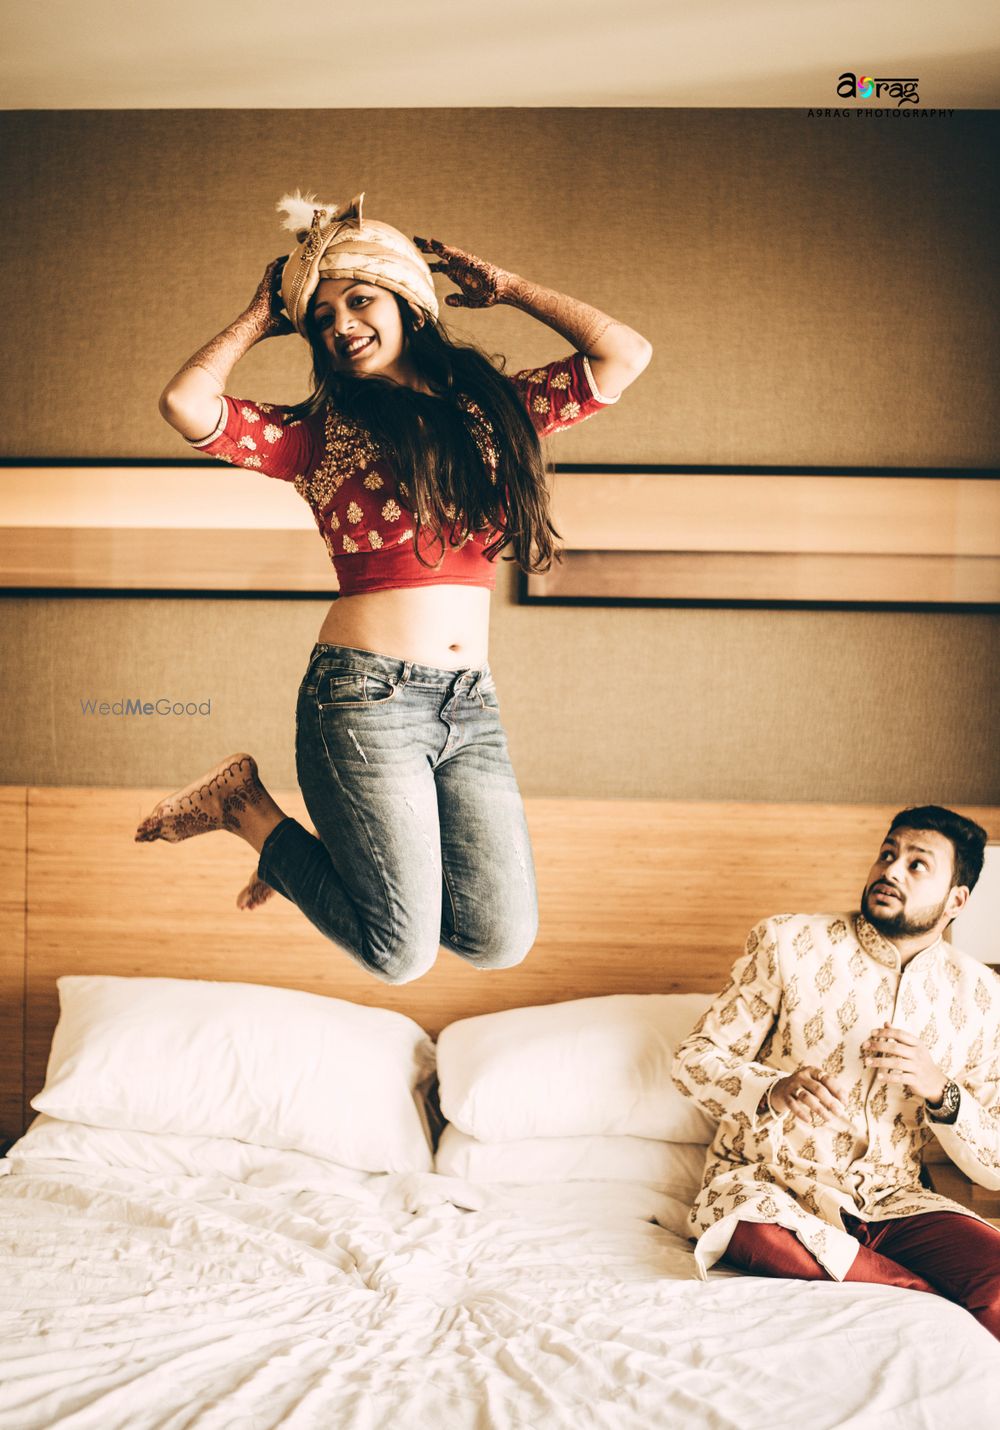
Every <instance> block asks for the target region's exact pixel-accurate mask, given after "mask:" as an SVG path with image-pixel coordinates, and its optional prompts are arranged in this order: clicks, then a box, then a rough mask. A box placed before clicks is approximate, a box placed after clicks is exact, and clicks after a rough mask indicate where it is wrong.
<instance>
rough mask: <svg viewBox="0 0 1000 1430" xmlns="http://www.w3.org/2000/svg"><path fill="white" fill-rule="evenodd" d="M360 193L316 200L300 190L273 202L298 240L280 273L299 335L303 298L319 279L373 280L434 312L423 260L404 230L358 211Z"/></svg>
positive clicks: (305, 301) (428, 273) (430, 280)
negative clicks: (345, 199) (337, 201)
mask: <svg viewBox="0 0 1000 1430" xmlns="http://www.w3.org/2000/svg"><path fill="white" fill-rule="evenodd" d="M364 197H365V196H364V194H363V193H362V194H356V195H355V196H354V198H353V199H351V201H350V203H349V204H344V205H342V206H341V207H339V208H338V207H337V206H336V205H333V204H323V205H319V204H316V203H315V201H314V200H313V199H311V198H308V199H304V198H303V197H302V196H301V195H300V194H298V193H296V194H294V195H291V194H286V195H285V197H284V198H283V199H282V200H281V201H280V203H279V204H278V208H279V210H280V211H282V212H284V213H286V214H287V215H288V218H287V220H286V222H285V225H284V227H285V228H288V229H291V230H292V231H293V232H294V233H295V236H296V238H297V239H298V240H299V243H298V247H297V248H296V249H295V251H294V252H293V253H292V254H291V255H290V256H289V258H288V261H287V263H286V264H285V267H284V269H283V270H282V274H281V300H282V302H283V303H284V305H285V311H286V312H287V314H288V316H289V318H290V320H291V322H292V324H293V326H294V327H295V328H296V330H297V331H298V332H300V333H301V334H302V336H303V337H306V336H307V333H306V311H307V309H308V306H309V299H310V298H311V297H312V295H313V294H314V293H315V291H316V286H317V284H318V283H319V281H320V279H321V278H355V279H359V280H363V281H364V282H367V283H376V284H377V285H378V286H379V287H380V288H388V289H389V290H390V292H392V293H398V294H399V296H400V297H401V298H405V299H406V301H407V302H408V303H409V304H410V306H411V307H413V308H416V309H417V310H419V312H420V313H422V314H427V315H429V316H430V317H432V318H437V316H438V300H437V294H436V293H435V292H434V279H433V277H432V276H431V270H430V268H429V267H428V265H427V260H426V259H425V258H424V256H423V254H422V253H421V252H420V250H419V248H417V247H416V245H415V244H413V243H411V242H410V240H409V239H408V238H407V237H406V235H405V234H402V233H400V231H399V229H398V228H393V227H392V226H391V224H387V223H376V222H375V221H374V220H373V219H367V218H365V217H364V215H363V213H362V205H363V203H364Z"/></svg>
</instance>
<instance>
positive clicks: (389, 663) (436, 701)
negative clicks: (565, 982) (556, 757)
mask: <svg viewBox="0 0 1000 1430" xmlns="http://www.w3.org/2000/svg"><path fill="white" fill-rule="evenodd" d="M295 753H296V766H297V770H298V778H299V785H300V787H301V790H302V794H303V797H304V799H305V803H306V808H307V809H308V811H309V814H310V817H311V818H312V821H313V824H314V825H315V828H316V832H317V834H318V835H319V838H318V839H317V838H315V837H314V836H313V835H312V834H310V833H308V831H307V830H305V829H303V827H302V825H301V824H299V823H298V822H297V821H296V820H294V819H286V820H283V821H282V823H280V824H279V825H277V827H276V828H275V829H273V830H272V831H271V833H270V835H269V836H268V838H267V840H266V841H265V843H264V847H263V849H262V850H261V855H260V864H259V871H258V872H259V875H260V877H261V878H262V879H263V880H264V882H265V883H267V884H270V886H271V887H272V888H273V889H276V890H277V891H278V892H279V893H281V894H284V896H285V897H286V898H287V899H290V900H291V901H292V903H294V904H297V905H298V907H299V908H300V909H301V910H302V912H303V913H304V914H305V916H306V917H307V918H308V919H309V920H311V922H312V923H314V924H315V925H316V927H317V928H318V929H319V930H320V932H321V933H323V934H325V935H326V937H327V938H329V939H332V940H333V941H334V942H335V943H337V944H340V945H341V946H342V947H343V948H345V949H346V950H347V952H348V953H350V954H351V955H352V956H353V957H354V958H356V959H357V960H358V962H359V963H362V964H364V966H365V967H366V968H368V969H369V970H370V971H371V972H372V973H374V974H375V976H376V977H378V978H381V979H383V980H384V981H385V982H387V983H406V982H408V981H409V980H410V979H413V978H419V977H420V975H421V974H422V973H426V972H427V970H428V968H430V966H431V964H432V963H433V962H434V960H435V958H436V956H437V950H438V946H439V944H444V945H445V946H446V947H447V948H450V949H452V950H453V951H454V952H455V953H457V954H460V955H461V957H462V958H464V959H466V960H467V962H469V963H471V964H474V965H475V966H476V967H477V968H507V967H509V966H510V965H512V964H515V963H519V962H520V961H521V959H523V958H524V956H525V954H526V953H527V952H528V950H529V948H530V947H531V945H532V943H533V942H534V940H535V934H536V932H537V928H538V908H537V899H536V894H535V871H534V865H533V862H532V857H531V845H530V842H529V839H528V830H527V825H526V823H525V818H524V808H523V805H522V803H521V796H520V793H519V791H518V788H517V782H516V780H515V778H514V772H513V770H512V768H511V764H510V758H509V756H508V753H507V737H506V736H505V734H504V732H503V728H502V726H501V724H500V714H499V706H498V704H497V697H496V687H495V685H494V682H493V677H492V675H491V674H490V671H489V668H488V667H487V668H485V669H483V670H461V671H454V670H437V669H435V668H433V667H431V666H425V665H416V664H413V663H411V662H409V661H402V660H395V659H391V658H390V657H388V656H382V655H376V654H374V653H373V652H370V651H362V650H352V649H350V648H348V647H346V646H332V645H317V646H315V647H314V649H313V652H312V657H311V660H310V664H309V669H308V670H307V671H306V674H305V677H304V679H303V681H302V684H301V686H300V687H299V697H298V707H297V711H296V742H295Z"/></svg>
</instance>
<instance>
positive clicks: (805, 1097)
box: [770, 1068, 847, 1127]
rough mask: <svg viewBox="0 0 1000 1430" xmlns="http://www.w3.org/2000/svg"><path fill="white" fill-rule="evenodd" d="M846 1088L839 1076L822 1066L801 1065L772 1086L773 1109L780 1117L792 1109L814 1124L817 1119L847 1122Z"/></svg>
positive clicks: (801, 1117) (794, 1112)
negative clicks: (828, 1072) (822, 1068)
mask: <svg viewBox="0 0 1000 1430" xmlns="http://www.w3.org/2000/svg"><path fill="white" fill-rule="evenodd" d="M844 1095H845V1094H844V1089H843V1087H842V1086H841V1084H840V1083H839V1082H838V1081H837V1079H836V1078H835V1077H831V1076H830V1075H829V1074H827V1073H824V1072H821V1070H820V1069H819V1068H797V1069H796V1070H795V1072H793V1073H790V1074H789V1076H788V1077H783V1078H781V1080H780V1081H779V1082H776V1083H775V1084H774V1086H773V1087H772V1088H771V1093H770V1103H771V1109H772V1111H774V1112H776V1113H777V1114H778V1116H779V1117H784V1116H785V1115H786V1114H787V1113H789V1112H791V1113H792V1114H793V1115H794V1116H795V1117H796V1118H798V1120H799V1122H805V1123H807V1124H808V1125H809V1126H810V1127H811V1126H812V1125H813V1119H814V1118H817V1117H818V1118H819V1120H820V1121H821V1122H846V1121H847V1109H846V1107H845V1106H844V1102H843V1098H844Z"/></svg>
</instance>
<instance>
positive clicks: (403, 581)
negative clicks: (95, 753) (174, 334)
mask: <svg viewBox="0 0 1000 1430" xmlns="http://www.w3.org/2000/svg"><path fill="white" fill-rule="evenodd" d="M363 197H364V196H363V195H359V196H358V197H357V198H355V199H353V200H352V201H351V203H350V204H348V205H347V206H346V207H343V208H340V209H337V208H336V207H335V206H333V205H322V206H320V205H317V204H315V203H314V202H313V201H312V200H303V199H301V197H300V196H299V195H295V196H294V197H286V198H285V199H284V200H282V202H281V204H279V209H281V210H282V211H284V212H285V213H286V214H287V221H286V224H285V227H286V228H289V229H291V230H292V231H294V232H295V233H296V236H297V240H298V247H297V248H296V249H295V251H294V252H293V253H292V254H291V256H290V257H288V258H287V260H286V259H281V258H279V259H275V260H274V261H273V262H272V263H270V264H269V265H268V267H267V269H266V270H265V272H264V276H263V278H262V279H261V282H260V284H259V286H258V288H257V291H256V293H255V294H254V296H253V299H252V300H251V302H250V305H249V307H248V308H247V309H246V310H245V312H243V313H241V314H240V316H239V317H238V318H237V319H236V320H235V322H233V323H231V324H230V326H229V327H228V328H226V329H225V331H224V332H222V333H220V334H219V335H218V337H216V338H213V339H212V341H211V342H209V343H207V344H206V346H205V347H203V348H201V349H200V350H199V351H198V352H197V353H195V354H194V356H193V357H192V358H190V359H189V361H188V362H187V363H185V365H184V366H183V367H182V368H181V370H180V372H178V373H177V375H176V376H175V377H174V378H173V379H172V380H171V382H170V383H169V384H168V385H167V387H166V390H165V391H164V393H163V396H162V398H161V401H160V409H161V411H162V413H163V415H164V417H165V418H166V420H167V421H168V422H169V423H170V424H171V425H172V426H173V427H175V428H176V429H177V431H178V432H180V433H181V434H182V435H183V436H184V437H186V438H187V439H188V441H190V442H191V443H192V444H193V445H194V446H195V447H197V448H199V449H200V450H201V451H204V452H207V453H208V454H209V455H211V456H214V457H219V458H221V459H222V460H223V461H227V462H232V463H234V464H235V465H237V466H241V467H248V468H251V469H253V470H256V471H259V472H262V473H263V474H264V475H266V476H270V477H277V478H279V479H280V480H283V481H288V482H293V483H294V484H295V487H296V489H297V490H298V492H299V494H300V495H301V496H303V497H304V498H305V500H306V501H307V502H308V503H309V505H310V507H311V508H312V510H313V514H314V516H315V519H316V524H317V526H318V527H319V530H320V533H321V535H322V537H323V540H324V541H325V543H326V546H327V550H328V551H329V553H330V558H331V560H332V561H333V564H334V567H335V569H336V572H337V579H338V582H339V587H340V595H339V597H338V599H337V600H335V601H334V603H333V605H332V606H331V608H330V611H329V613H328V615H327V617H326V619H325V621H324V622H323V626H322V628H321V630H320V633H319V639H318V643H317V644H316V646H315V647H314V649H313V651H312V655H311V658H310V662H309V667H308V669H307V671H306V673H305V677H304V678H303V681H302V684H301V686H300V688H299V695H298V706H297V712H296V725H297V734H296V768H297V773H298V780H299V785H300V787H301V790H302V794H303V797H304V799H305V804H306V808H307V809H308V811H309V814H310V816H311V818H312V820H313V823H314V825H315V828H316V831H317V834H318V836H319V837H318V838H317V837H316V836H314V835H313V834H310V833H309V832H308V831H307V830H305V829H304V828H303V827H302V825H301V824H299V823H297V822H296V821H295V820H294V819H290V818H288V816H287V815H285V814H284V813H283V812H282V810H281V809H279V808H278V806H277V804H275V802H274V800H273V799H272V798H271V796H270V795H269V794H268V792H267V790H266V789H265V788H264V785H263V784H262V783H261V780H260V776H259V774H258V772H257V766H256V763H255V761H254V760H253V758H252V757H251V756H250V755H245V754H241V755H231V756H230V757H229V758H228V759H226V760H224V761H223V762H222V763H221V764H220V765H218V766H217V767H216V768H215V769H213V770H211V771H209V772H208V773H207V774H205V775H203V776H202V777H201V779H199V780H196V781H195V782H194V783H193V784H191V785H189V786H188V787H187V789H184V790H181V791H180V792H179V793H177V794H174V795H171V796H170V797H169V798H167V799H164V800H161V802H160V803H159V804H158V805H157V806H156V808H155V809H154V810H153V812H152V813H151V814H150V815H149V817H148V818H147V819H145V820H144V821H143V822H142V824H140V826H139V828H138V830H137V832H136V839H137V840H140V841H147V840H154V839H165V840H168V841H170V842H177V841H179V840H182V839H187V838H189V837H191V836H192V835H195V834H202V833H207V832H209V831H211V830H216V829H228V830H230V831H231V832H232V833H234V834H238V835H239V836H240V838H241V839H244V840H245V841H246V842H247V843H248V844H250V845H252V846H253V848H254V849H255V850H256V851H257V853H258V855H259V862H258V868H257V873H256V876H255V878H254V879H253V880H252V881H251V884H250V886H249V887H248V889H247V890H245V891H244V893H243V895H241V899H240V902H241V906H243V907H252V906H253V905H254V904H255V903H257V902H260V900H261V898H262V897H264V896H266V895H267V893H269V892H270V891H271V890H277V891H278V892H279V893H281V894H284V895H285V897H286V898H288V899H290V900H291V901H292V902H293V903H294V904H296V905H298V907H299V908H300V909H301V910H302V912H303V913H304V914H305V915H306V917H307V918H308V919H310V920H311V922H312V923H313V924H315V926H316V927H317V928H318V929H319V930H320V931H321V932H322V933H323V934H325V935H326V937H327V938H329V939H331V940H333V941H334V942H335V943H337V944H339V945H340V946H341V947H343V948H345V949H346V950H347V951H348V952H349V953H350V954H351V955H352V957H354V958H355V959H356V960H357V961H358V962H360V963H361V964H363V965H364V966H365V967H366V968H367V969H369V970H370V971H371V972H372V973H373V974H375V975H376V977H378V978H381V979H383V980H384V981H386V982H389V983H404V982H407V981H408V980H410V979H413V978H418V977H419V976H420V975H421V974H422V973H425V972H426V971H427V969H428V968H430V966H431V964H432V963H433V962H434V959H435V958H436V956H437V950H438V947H439V945H440V944H444V945H445V946H446V947H448V948H450V949H452V950H453V951H454V952H455V953H457V954H459V955H460V956H461V957H462V958H464V959H466V960H467V961H468V962H469V963H471V964H473V965H475V966H476V967H479V968H505V967H508V966H510V965H512V964H515V963H519V962H520V961H521V959H523V958H524V956H525V954H526V953H527V952H528V950H529V949H530V947H531V945H532V943H533V942H534V938H535V934H536V931H537V922H538V914H537V901H536V894H535V878H534V868H533V864H532V857H531V846H530V843H529V840H528V831H527V827H526V824H525V819H524V810H523V807H522V804H521V797H520V794H519V792H518V788H517V784H516V781H515V779H514V774H513V771H512V769H511V765H510V759H509V757H508V754H507V741H506V736H505V735H504V732H503V728H502V726H501V724H500V716H499V708H498V705H497V698H496V689H495V686H494V683H493V678H492V676H491V674H490V671H489V667H488V665H487V663H486V659H487V634H488V623H489V599H490V591H491V590H492V589H493V587H494V585H495V582H496V559H497V557H498V556H499V555H500V553H501V552H502V551H505V550H506V549H507V548H510V551H511V553H512V556H513V559H515V560H516V561H517V562H518V563H519V565H520V566H521V567H522V569H524V570H525V571H545V570H547V569H548V567H549V565H550V564H551V561H552V559H553V556H554V554H555V539H556V532H555V531H554V529H553V527H552V524H551V521H550V519H549V506H548V491H547V487H546V481H545V473H544V469H543V464H542V458H541V451H540V448H539V440H538V439H539V436H546V435H548V434H549V433H552V432H558V431H561V430H562V429H563V428H565V427H569V426H571V425H572V424H573V423H575V422H580V421H582V420H583V419H584V418H585V417H589V416H590V415H591V414H592V413H594V412H598V411H599V410H600V409H601V408H602V407H603V406H605V405H606V404H608V403H611V402H614V401H615V400H616V399H617V397H618V395H619V394H620V393H621V392H622V390H623V389H624V388H626V387H627V386H628V385H629V383H630V382H632V381H634V379H635V378H636V377H638V376H639V374H640V373H641V372H642V370H643V369H644V368H645V366H646V364H647V363H648V362H649V358H650V354H651V348H650V345H649V343H648V342H647V341H646V339H645V338H643V337H640V335H639V334H638V333H636V332H634V331H633V330H632V329H631V328H629V327H627V326H626V325H625V324H624V323H619V322H615V321H614V320H613V319H612V318H609V317H606V316H605V315H604V314H603V313H600V312H598V311H597V309H595V308H591V307H589V306H588V305H587V304H586V303H580V302H577V301H576V300H574V299H572V298H567V297H565V296H563V295H562V294H560V293H556V292H553V291H552V290H550V289H547V288H541V287H539V286H538V285H537V284H535V283H530V282H528V281H527V280H526V279H524V278H520V277H518V276H517V275H516V274H514V273H508V272H506V271H505V270H504V269H502V268H497V267H495V266H494V265H493V264H491V263H487V262H485V261H484V260H483V259H481V258H475V257H473V256H472V255H471V254H468V253H463V252H462V250H461V249H458V248H451V247H448V246H447V245H445V244H442V243H439V242H437V241H436V240H433V239H431V240H427V239H421V238H418V239H415V240H414V241H413V242H412V243H411V242H410V240H409V239H407V238H406V237H404V235H403V234H402V233H400V232H399V231H398V230H397V229H394V228H391V227H390V226H389V225H388V224H384V223H376V222H373V221H371V220H370V219H368V218H366V217H364V216H363V213H362V200H363ZM421 250H422V252H421ZM424 253H427V254H431V255H433V256H434V257H435V259H436V261H435V262H433V263H431V264H430V265H428V263H427V260H426V259H425V258H424V257H423V254H424ZM434 272H437V273H441V274H443V275H444V276H445V277H447V278H449V279H450V280H451V281H452V282H453V283H455V284H456V285H457V287H458V288H459V290H460V291H459V293H453V294H451V295H450V296H449V297H448V298H447V299H446V302H447V303H448V304H450V305H451V306H452V307H457V308H487V307H491V306H492V305H493V304H495V303H508V304H510V305H512V306H513V307H516V308H520V309H521V310H522V311H523V312H525V313H528V314H530V315H531V316H532V317H534V318H537V319H538V320H539V321H541V322H542V323H545V324H546V325H547V326H548V327H550V328H552V329H553V330H554V331H555V332H556V333H558V334H559V335H560V337H562V338H565V339H566V340H567V341H568V342H570V343H571V344H572V345H573V347H574V348H575V351H574V353H573V354H572V356H570V357H567V358H563V359H561V360H560V361H557V362H552V363H549V364H547V365H546V366H544V367H540V368H537V369H534V370H531V371H527V372H522V373H518V374H516V375H515V376H514V377H508V376H506V375H504V374H503V373H502V372H500V371H499V370H498V369H497V368H496V367H494V366H493V364H492V363H491V362H489V361H488V360H487V358H486V357H485V356H483V354H482V353H480V352H479V351H478V350H477V349H475V348H473V347H468V346H462V345H459V344H456V343H454V342H453V341H452V340H451V339H450V338H449V337H448V335H447V333H446V332H445V329H444V328H443V327H442V326H441V324H440V323H439V322H438V300H437V297H436V295H435V292H434V282H433V278H432V273H434ZM293 331H295V332H298V333H299V334H301V336H302V337H304V338H305V339H306V341H307V342H308V343H309V345H310V348H311V350H312V357H313V371H314V380H315V389H314V391H313V393H312V395H311V396H310V397H309V399H308V400H307V401H306V402H304V403H301V404H300V405H299V406H296V407H277V406H272V405H269V404H267V403H257V402H251V401H248V400H246V399H243V398H238V397H237V398H234V397H229V396H227V395H226V394H225V392H224V389H225V386H226V383H227V381H228V379H229V374H230V372H231V371H232V369H233V367H234V366H235V364H236V362H237V361H238V360H239V358H241V357H242V356H243V355H244V354H245V353H247V352H248V351H249V350H250V348H252V347H253V346H254V344H256V343H258V342H261V341H263V340H264V339H265V338H271V337H276V336H279V335H281V334H284V333H291V332H293ZM206 433H207V434H208V435H206Z"/></svg>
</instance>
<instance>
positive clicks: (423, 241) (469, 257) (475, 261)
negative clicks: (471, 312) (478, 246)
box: [413, 237, 513, 308]
mask: <svg viewBox="0 0 1000 1430" xmlns="http://www.w3.org/2000/svg"><path fill="white" fill-rule="evenodd" d="M413 242H414V243H415V244H416V245H417V247H418V248H419V249H420V250H421V252H422V253H433V254H436V255H437V257H438V258H440V259H441V262H440V263H432V264H430V265H429V266H430V270H431V272H432V273H443V274H444V276H445V277H446V278H450V279H451V281H452V283H455V284H457V286H458V287H459V288H461V290H462V291H461V293H449V294H448V296H447V298H446V299H445V300H444V301H445V302H446V303H447V304H448V306H449V307H450V308H492V307H493V305H494V304H495V303H503V302H504V301H506V293H507V288H508V284H509V281H510V279H511V278H512V277H513V274H510V273H508V272H507V270H506V269H505V268H498V267H497V266H496V264H495V263H488V262H487V261H486V259H485V258H477V257H476V255H475V254H474V253H466V252H465V250H464V249H462V248H453V247H451V246H450V245H449V244H446V243H440V242H439V241H438V240H437V239H436V238H416V237H415V238H414V240H413Z"/></svg>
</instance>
